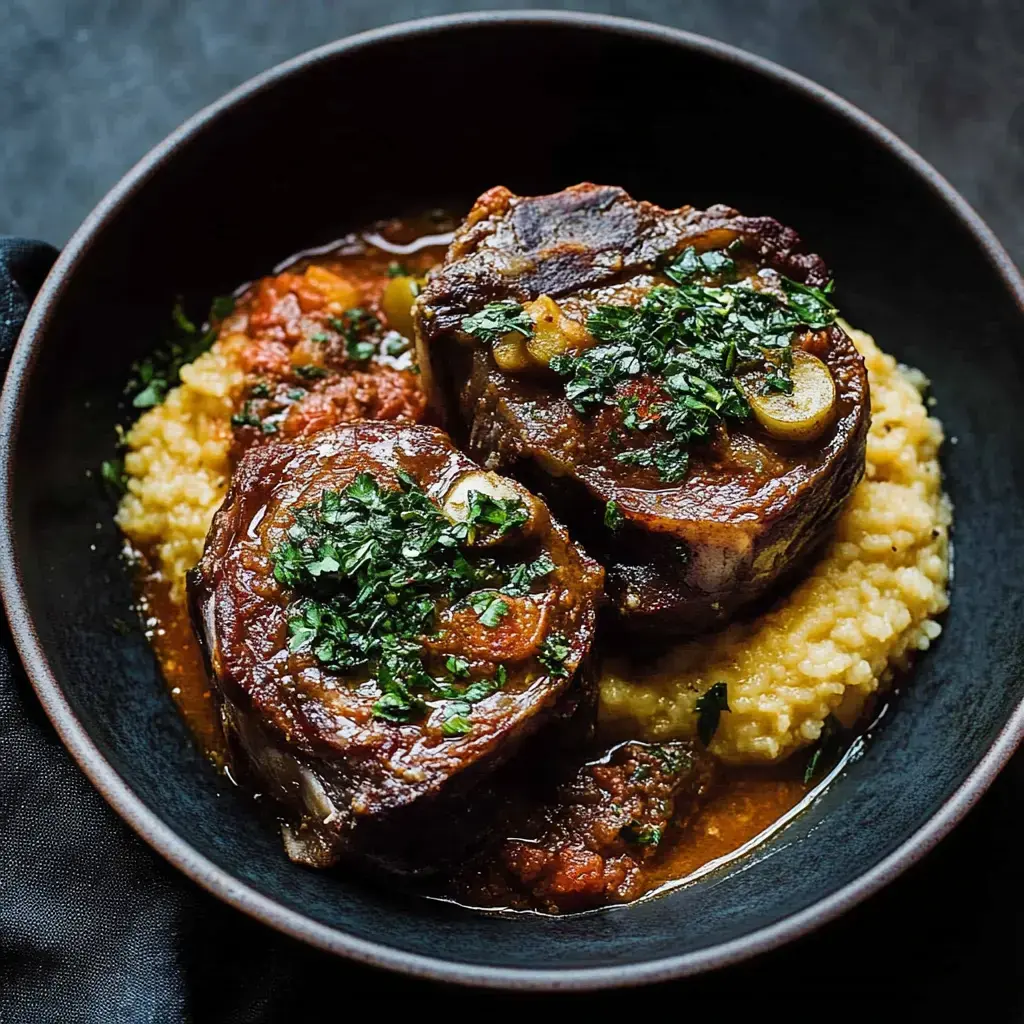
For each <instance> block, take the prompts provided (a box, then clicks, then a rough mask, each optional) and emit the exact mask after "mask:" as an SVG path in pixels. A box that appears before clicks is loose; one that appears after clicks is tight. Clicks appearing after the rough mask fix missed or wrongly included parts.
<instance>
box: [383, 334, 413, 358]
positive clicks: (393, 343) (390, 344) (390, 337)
mask: <svg viewBox="0 0 1024 1024" xmlns="http://www.w3.org/2000/svg"><path fill="white" fill-rule="evenodd" d="M411 344H412V343H411V342H410V341H409V339H408V338H407V337H406V336H405V335H404V334H399V333H398V331H388V332H387V334H385V335H384V337H383V338H382V339H381V343H380V347H381V351H382V352H383V353H384V355H386V356H400V355H402V353H403V352H408V351H409V348H410V346H411Z"/></svg>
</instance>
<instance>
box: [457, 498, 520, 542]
mask: <svg viewBox="0 0 1024 1024" xmlns="http://www.w3.org/2000/svg"><path fill="white" fill-rule="evenodd" d="M467 504H468V506H469V508H468V509H467V512H466V519H465V523H466V526H467V527H468V528H469V534H468V539H469V540H470V541H472V540H473V539H474V537H475V536H476V534H477V532H478V529H477V528H478V527H479V526H480V525H481V524H485V525H488V526H493V527H496V528H497V530H496V532H497V535H498V536H499V537H504V536H505V534H506V533H508V532H509V530H514V529H516V528H518V527H520V526H522V525H523V524H524V523H525V522H526V520H527V519H529V518H530V516H529V513H528V512H527V511H526V507H525V506H524V505H523V503H522V502H521V501H520V500H519V499H518V498H494V497H491V495H489V494H484V493H483V492H482V491H470V492H469V495H468V496H467Z"/></svg>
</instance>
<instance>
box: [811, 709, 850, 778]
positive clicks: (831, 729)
mask: <svg viewBox="0 0 1024 1024" xmlns="http://www.w3.org/2000/svg"><path fill="white" fill-rule="evenodd" d="M842 732H843V727H842V726H841V725H840V724H839V719H837V718H836V716H835V715H833V714H829V715H826V717H825V721H824V722H822V723H821V734H820V735H819V736H818V742H817V743H816V744H815V746H814V752H813V753H812V754H811V756H810V758H809V759H808V761H807V767H806V768H805V769H804V785H805V786H809V785H810V784H811V782H812V781H813V779H814V777H815V775H817V774H818V769H819V767H821V766H822V761H825V760H831V759H832V758H834V757H835V756H836V754H838V752H839V747H840V746H841V745H842V744H841V738H842Z"/></svg>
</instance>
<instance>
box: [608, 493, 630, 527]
mask: <svg viewBox="0 0 1024 1024" xmlns="http://www.w3.org/2000/svg"><path fill="white" fill-rule="evenodd" d="M625 521H626V517H625V516H624V515H623V514H622V509H620V508H619V503H618V502H617V501H615V500H614V499H612V500H611V501H608V502H607V503H606V504H605V506H604V525H605V526H607V527H608V529H609V530H613V531H614V530H619V529H620V528H621V527H622V524H623V523H624V522H625Z"/></svg>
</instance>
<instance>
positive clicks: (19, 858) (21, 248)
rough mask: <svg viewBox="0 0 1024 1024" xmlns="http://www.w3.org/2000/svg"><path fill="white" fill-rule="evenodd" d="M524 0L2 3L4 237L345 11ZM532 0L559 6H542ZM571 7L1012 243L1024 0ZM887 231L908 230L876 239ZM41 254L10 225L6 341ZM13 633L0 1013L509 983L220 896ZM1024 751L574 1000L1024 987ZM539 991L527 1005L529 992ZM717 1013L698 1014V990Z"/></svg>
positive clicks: (137, 1016)
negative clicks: (15, 653) (164, 845)
mask: <svg viewBox="0 0 1024 1024" xmlns="http://www.w3.org/2000/svg"><path fill="white" fill-rule="evenodd" d="M474 6H479V7H488V6H494V7H512V6H531V5H522V4H513V3H504V4H501V3H498V4H486V3H482V4H477V5H473V4H460V3H411V2H405V3H394V4H387V3H381V2H375V0H348V2H328V0H324V2H318V0H290V2H288V3H276V2H274V0H249V2H247V3H244V4H243V3H239V2H238V0H204V2H192V3H187V2H186V3H182V2H175V0H149V2H146V3H138V4H131V3H120V2H111V0H66V2H58V0H8V3H7V4H5V5H3V7H2V8H0V140H2V152H3V160H2V161H0V232H4V231H6V232H18V233H20V234H23V235H27V236H33V237H37V238H45V239H48V240H50V241H53V242H55V243H58V244H59V243H62V242H63V241H64V240H65V239H66V238H67V236H68V235H69V234H70V233H71V231H72V230H73V229H74V228H75V226H76V225H77V224H78V223H79V222H80V221H81V219H82V218H83V217H84V215H85V214H86V213H87V212H88V210H89V208H90V207H91V206H92V205H93V204H94V202H95V201H96V200H98V199H99V198H100V196H101V195H102V193H103V192H104V191H106V189H107V188H108V187H109V186H110V185H112V184H113V182H114V181H115V180H116V179H117V178H118V177H119V176H120V175H121V174H122V173H123V172H124V171H125V170H126V169H127V168H128V167H129V166H130V165H131V164H132V163H133V162H134V161H135V160H136V159H137V158H138V157H140V156H141V155H142V154H143V153H144V152H145V150H146V149H148V148H149V146H151V145H152V144H154V143H155V142H157V141H159V139H160V138H161V137H163V135H165V134H166V133H167V132H168V131H170V130H171V129H173V128H174V127H175V126H176V125H177V124H178V123H179V122H180V121H181V120H183V119H184V118H185V117H186V116H187V115H188V114H190V113H192V112H193V111H194V110H196V109H197V108H198V107H200V106H201V105H203V104H204V103H206V102H209V101H210V100H212V99H215V98H216V97H217V96H218V95H220V94H221V93H222V92H223V91H225V90H226V89H227V88H229V87H231V86H233V85H235V84H237V83H238V82H240V81H242V80H244V79H245V78H247V77H248V76H250V75H251V74H254V73H255V72H257V71H260V70H262V69H263V68H265V67H267V66H269V65H271V64H273V63H275V62H277V61H278V60H281V59H284V58H286V57H288V56H291V55H292V54H294V53H297V52H299V51H301V50H303V49H306V48H308V47H310V46H313V45H316V44H319V43H322V42H325V41H327V40H329V39H332V38H335V37H337V36H340V35H345V34H348V33H350V32H354V31H358V30H360V29H363V28H368V27H371V26H373V25H377V24H382V23H384V22H387V21H395V20H400V19H402V18H405V17H414V16H420V15H425V14H434V13H439V12H441V11H445V10H457V9H469V8H471V7H474ZM536 6H554V4H553V3H549V4H547V5H536ZM564 6H571V7H576V6H580V7H586V8H587V9H590V10H594V11H602V12H609V13H617V14H626V15H631V16H633V17H640V18H647V19H650V20H655V21H663V22H667V23H671V24H675V25H678V26H679V27H682V28H688V29H691V30H693V31H697V32H703V33H705V34H708V35H712V36H715V37H717V38H721V39H724V40H726V41H728V42H732V43H736V44H738V45H740V46H744V47H746V48H748V49H751V50H753V51H755V52H757V53H761V54H763V55H765V56H768V57H771V58H773V59H776V60H778V61H780V62H781V63H784V64H786V65H788V66H789V67H792V68H793V69H795V70H797V71H801V72H803V73H805V74H807V75H809V76H811V77H813V78H816V79H817V80H819V81H820V82H822V83H823V84H825V85H827V86H830V87H831V88H833V89H835V90H836V91H837V92H839V93H841V94H842V95H844V96H846V97H848V98H850V99H852V100H853V101H854V102H856V103H858V104H860V105H862V106H863V107H864V108H865V109H867V110H868V111H869V112H870V113H872V114H874V115H875V116H877V117H879V118H880V119H881V120H882V121H883V122H885V123H886V124H888V125H889V126H890V127H892V128H893V129H895V130H896V131H897V132H898V133H900V134H901V135H902V136H903V137H904V138H906V139H907V141H909V142H910V143H911V144H912V145H914V146H915V147H916V148H918V149H919V150H920V151H921V152H922V153H923V154H924V155H925V156H926V157H927V158H929V159H930V160H932V161H933V162H934V163H935V164H936V165H937V166H938V168H939V169H940V171H942V172H943V173H945V174H946V175H947V176H948V177H950V178H951V179H952V181H953V183H954V184H955V185H956V186H957V187H959V188H960V189H961V190H962V191H963V192H964V194H965V195H966V196H967V198H968V199H969V200H970V201H971V202H972V203H974V204H975V206H977V207H978V209H979V210H980V211H981V213H982V214H983V216H985V217H986V218H987V219H988V220H989V222H990V224H992V226H993V227H994V228H995V230H996V232H997V233H998V234H999V235H1000V236H1001V237H1002V239H1003V241H1004V242H1005V243H1006V244H1007V246H1008V247H1009V248H1010V251H1011V253H1012V254H1013V255H1014V256H1015V257H1016V258H1017V260H1018V262H1021V261H1022V260H1024V218H1022V217H1021V216H1020V210H1021V207H1022V202H1024V5H1022V4H1021V3H1018V2H1016V0H1004V2H980V0H979V2H971V0H964V2H955V0H936V2H926V0H920V2H915V0H889V2H886V0H862V2H860V3H841V2H832V0H774V2H771V0H768V2H754V0H719V2H710V0H703V2H701V0H697V2H678V3H671V2H664V0H661V2H658V0H646V2H644V0H636V2H632V3H596V2H595V3H588V4H580V5H576V4H569V5H564ZM879 242H880V244H898V239H884V240H883V239H880V240H879ZM51 255H52V251H49V250H47V249H46V248H40V247H34V246H28V247H26V246H25V245H23V244H20V243H14V242H11V241H9V240H8V241H6V242H3V243H0V357H2V356H3V355H4V353H6V352H7V351H9V347H10V345H11V343H12V341H13V336H14V333H15V330H16V327H17V324H18V323H19V322H20V317H21V316H22V315H23V313H24V305H25V297H26V295H30V294H31V293H32V291H33V290H34V288H35V287H36V286H37V285H38V281H39V279H40V274H41V272H42V271H43V270H44V269H45V266H46V265H47V263H48V261H49V259H50V258H51ZM2 640H3V646H2V650H0V1024H8V1022H10V1024H15V1022H17V1024H20V1022H22V1021H24V1022H35V1021H54V1022H78V1021H83V1022H92V1021H95V1022H103V1024H107V1022H121V1021H126V1022H127V1021H132V1022H134V1021H178V1020H195V1021H216V1022H222V1021H223V1022H235V1021H239V1022H240V1021H254V1022H255V1021H260V1022H264V1021H292V1020H299V1019H301V1018H302V1017H303V1016H306V1015H312V1014H317V1015H319V1016H321V1017H323V1016H324V1015H325V1014H330V1015H331V1016H339V1017H340V1016H342V1015H348V1014H358V1013H366V1012H367V1011H370V1012H373V1010H372V1009H371V1007H370V1006H368V1003H372V1004H378V1005H382V1006H387V1005H388V1004H389V1002H390V1001H391V1000H393V999H397V998H400V997H403V996H405V997H414V998H419V999H421V1000H423V1001H424V1006H425V1007H426V1006H429V1008H430V1010H431V1011H433V1012H437V1013H454V1012H463V1013H464V1012H466V1010H469V1009H472V1008H475V1007H476V1006H481V1008H483V1007H484V1005H487V1006H490V1005H492V1004H495V1003H496V1000H498V999H499V998H501V999H502V1001H503V1002H504V1003H506V1004H507V1003H508V1002H509V1001H510V1000H512V999H513V997H496V996H492V995H486V994H476V993H463V992H459V991H454V990H444V991H442V990H440V989H438V988H437V987H434V986H428V985H424V984H420V983H413V982H405V981H402V980H399V979H393V978H385V977H384V976H382V975H380V974H378V973H375V972H372V971H370V970H367V969H363V968H357V967H354V966H352V965H349V964H346V963H344V962H342V961H338V960H335V959H333V958H329V957H326V956H323V955H321V954H318V953H316V952H313V951H310V950H307V949H305V948H303V947H301V946H299V945H298V944H297V943H295V942H292V941H291V940H288V939H285V938H283V937H281V936H279V935H276V934H275V933H273V932H270V931H268V930H267V929H265V928H264V927H262V926H261V925H258V924H255V923H253V922H250V921H248V920H247V919H245V918H243V917H242V916H241V915H239V914H237V913H236V912H234V911H232V910H230V909H228V908H226V907H224V906H222V905H220V904H219V903H217V902H216V901H215V900H213V899H212V898H211V897H208V896H207V895H206V894H205V893H203V892H201V891H199V890H198V889H197V888H196V887H195V886H193V885H192V884H191V883H189V882H188V881H187V880H185V879H184V878H181V877H179V876H178V875H177V874H176V873H175V872H173V871H172V870H171V869H170V868H169V867H167V866H166V865H165V864H164V863H163V862H162V861H161V860H160V859H159V858H157V857H156V855H154V854H152V853H151V852H150V851H149V849H148V848H147V847H145V846H144V845H143V844H142V843H141V842H140V841H139V840H137V839H136V838H135V837H134V835H132V834H131V833H130V832H129V831H128V830H127V829H126V828H125V827H124V826H123V825H122V824H121V822H120V821H119V820H118V819H117V818H116V817H115V816H114V815H113V813H112V812H111V811H110V810H109V809H108V808H107V807H106V805H105V804H104V803H103V801H102V800H101V799H100V798H99V796H97V795H96V793H95V792H94V791H93V790H92V789H91V787H90V786H89V784H88V783H87V782H86V781H85V779H84V777H83V776H82V775H81V774H80V772H79V771H78V769H77V768H76V767H75V766H74V765H73V764H72V763H71V761H70V759H69V758H68V756H67V755H66V754H65V753H64V751H63V748H62V747H61V746H60V744H59V742H58V740H57V739H56V737H55V735H54V733H53V731H52V729H51V728H50V727H49V725H48V723H47V722H46V721H45V718H44V716H43V715H42V712H41V711H40V709H39V707H38V704H37V703H36V701H35V698H34V696H33V694H32V692H31V689H30V687H29V686H28V684H27V682H26V681H25V680H24V677H23V674H22V673H21V671H20V669H19V668H18V667H17V664H16V662H15V661H14V660H13V658H12V657H11V655H10V653H9V652H10V645H9V637H7V636H3V638H2ZM1022 806H1024V757H1022V756H1021V755H1018V757H1017V758H1016V759H1015V760H1014V761H1012V762H1011V764H1010V766H1009V768H1008V769H1007V770H1006V771H1005V772H1004V773H1003V775H1002V776H1001V777H1000V779H999V780H998V781H997V782H996V784H995V785H994V786H993V788H992V790H991V791H990V792H989V794H988V795H987V796H986V797H985V798H984V799H983V800H982V802H981V804H980V805H979V806H978V807H977V808H976V809H975V810H974V811H973V812H972V813H971V815H970V816H969V817H968V819H967V820H966V822H964V824H963V825H961V826H960V828H958V829H957V830H956V832H955V833H954V834H953V835H952V836H951V837H949V838H948V839H947V840H945V841H944V842H943V843H942V844H941V845H940V847H939V848H938V849H937V850H936V851H935V852H933V853H932V854H930V855H929V856H928V857H927V858H926V859H925V861H924V862H923V863H921V864H920V865H918V866H917V867H915V868H914V869H912V870H911V871H910V872H908V873H907V874H906V875H905V876H903V877H902V878H901V879H900V880H898V881H897V882H896V883H895V884H893V885H892V886H891V887H890V888H889V889H887V890H886V891H885V892H883V893H881V894H879V895H877V896H875V897H874V898H873V899H871V900H870V901H869V902H868V903H867V904H865V905H864V906H861V907H859V908H857V909H856V910H854V911H853V912H851V913H850V914H848V915H847V916H846V917H845V918H844V919H843V920H841V921H838V922H836V923H834V924H832V925H829V926H827V927H826V928H824V929H822V930H821V931H820V932H819V933H817V934H815V935H813V936H810V937H808V938H806V939H804V940H802V941H800V942H797V943H795V944H793V945H791V946H790V947H788V948H786V949H784V950H779V951H777V952H774V953H771V954H768V955H766V956H764V957H761V958H760V959H758V960H756V961H754V962H753V963H750V964H746V965H741V966H738V967H735V968H730V969H728V970H725V971H722V972H719V973H717V974H714V975H711V976H708V977H705V978H700V979H693V980H691V981H687V982H680V983H677V984H676V985H674V986H672V987H671V988H672V991H671V992H670V993H669V992H659V993H637V992H624V993H615V994H610V995H602V996H598V997H591V998H589V999H577V1000H575V1001H574V1004H573V1005H572V1006H568V1005H565V1004H563V1006H564V1009H567V1010H575V1011H577V1012H579V1011H580V1010H582V1009H584V1008H585V1006H584V1004H586V1006H587V1007H589V1006H593V1007H595V1008H597V1007H600V1008H602V1009H606V1010H608V1011H611V1012H613V1013H616V1014H644V1015H646V1014H648V1013H650V1012H651V1011H652V1010H656V1011H657V1012H659V1013H662V1014H663V1013H666V1012H668V1011H669V1007H668V1005H666V1004H665V1003H664V1002H663V1000H664V998H665V996H666V995H668V996H669V997H670V998H672V999H674V1000H676V1001H677V1003H678V1008H677V1009H676V1008H673V1009H672V1010H671V1012H672V1013H676V1012H678V1013H680V1014H689V1013H693V1012H695V1010H696V1007H694V1005H693V1000H698V1001H700V1000H704V999H709V998H712V997H718V998H719V1000H720V1001H719V1002H718V1003H717V1005H718V1007H719V1009H720V1011H722V1012H725V1013H726V1015H727V1016H728V1010H729V1009H730V1008H731V1007H736V1006H738V1002H737V1001H738V1000H739V999H741V998H742V997H744V996H747V997H750V998H754V999H758V1000H759V1001H761V1002H763V1003H764V1004H765V1005H767V1006H769V1007H771V1006H775V1007H777V1008H778V1009H785V1010H786V1012H787V1013H792V1014H795V1015H801V1016H813V1017H819V1018H827V1017H832V1016H835V1015H836V1014H837V1013H841V1012H842V1011H848V1010H850V1009H854V1008H861V1007H862V1008H863V1009H864V1010H866V1012H869V1013H871V1014H873V1015H876V1016H877V1015H881V1016H882V1017H886V1016H887V1014H886V1013H885V1008H886V1007H892V1006H894V1005H895V1004H894V1003H893V1002H892V1000H893V999H894V997H899V998H900V1002H902V1001H903V1000H905V999H908V998H909V999H912V1000H913V1001H914V1004H915V1011H914V1019H925V1018H927V1017H928V1016H931V1017H932V1018H934V1019H937V1020H946V1019H949V1016H950V1014H951V1013H953V1012H954V1009H953V1008H954V1006H955V1005H956V1003H957V1000H969V1001H970V1004H971V1005H973V1006H974V1007H975V1008H976V1010H975V1012H980V1013H983V1014H984V1015H985V1016H986V1017H989V1018H995V1019H1000V1020H1001V1019H1017V1017H1018V1015H1019V1014H1020V1011H1021V1008H1022V1007H1024V978H1022V954H1024V948H1022V947H1024V943H1022V935H1024V886H1022V885H1021V882H1020V879H1021V872H1020V867H1019V864H1020V861H1021V857H1020V854H1019V852H1018V850H1017V847H1016V843H1015V842H1014V840H1015V839H1016V836H1017V833H1016V827H1015V826H1016V823H1017V820H1018V819H1017V814H1019V813H1020V810H1021V808H1022ZM527 1001H528V1002H529V1000H527ZM696 1012H702V1013H706V1012H708V1010H706V1009H704V1010H697V1011H696Z"/></svg>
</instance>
